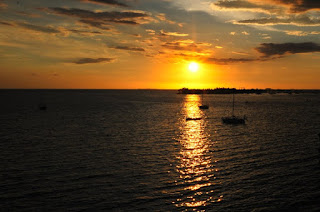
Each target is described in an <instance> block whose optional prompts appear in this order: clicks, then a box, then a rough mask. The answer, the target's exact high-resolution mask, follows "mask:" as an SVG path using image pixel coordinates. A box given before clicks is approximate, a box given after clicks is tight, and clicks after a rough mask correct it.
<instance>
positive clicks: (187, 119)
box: [186, 117, 202, 121]
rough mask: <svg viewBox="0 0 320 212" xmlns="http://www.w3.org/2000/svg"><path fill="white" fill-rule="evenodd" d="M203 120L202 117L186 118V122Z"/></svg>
mask: <svg viewBox="0 0 320 212" xmlns="http://www.w3.org/2000/svg"><path fill="white" fill-rule="evenodd" d="M201 119H202V118H201V117H198V118H190V117H187V118H186V121H195V120H201Z"/></svg>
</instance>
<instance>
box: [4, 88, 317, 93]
mask: <svg viewBox="0 0 320 212" xmlns="http://www.w3.org/2000/svg"><path fill="white" fill-rule="evenodd" d="M5 91H34V92H36V91H48V92H51V91H52V92H54V91H101V92H102V91H178V92H177V94H264V93H267V94H277V93H286V94H299V93H311V94H320V89H271V88H266V89H258V88H257V89H236V88H214V89H188V88H181V89H178V90H177V89H156V88H135V89H114V88H109V89H95V88H0V92H5Z"/></svg>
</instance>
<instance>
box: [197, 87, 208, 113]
mask: <svg viewBox="0 0 320 212" xmlns="http://www.w3.org/2000/svg"><path fill="white" fill-rule="evenodd" d="M203 92H204V91H202V95H201V105H199V109H201V110H206V109H209V105H205V104H203Z"/></svg>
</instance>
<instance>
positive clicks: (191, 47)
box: [162, 40, 211, 52]
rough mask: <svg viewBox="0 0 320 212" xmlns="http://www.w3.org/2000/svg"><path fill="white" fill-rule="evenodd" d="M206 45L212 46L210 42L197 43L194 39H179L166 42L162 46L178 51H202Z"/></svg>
mask: <svg viewBox="0 0 320 212" xmlns="http://www.w3.org/2000/svg"><path fill="white" fill-rule="evenodd" d="M205 46H211V44H209V43H195V42H194V41H193V40H178V41H172V42H165V43H164V44H162V47H164V48H166V49H171V50H178V51H194V52H201V51H202V48H203V47H205Z"/></svg>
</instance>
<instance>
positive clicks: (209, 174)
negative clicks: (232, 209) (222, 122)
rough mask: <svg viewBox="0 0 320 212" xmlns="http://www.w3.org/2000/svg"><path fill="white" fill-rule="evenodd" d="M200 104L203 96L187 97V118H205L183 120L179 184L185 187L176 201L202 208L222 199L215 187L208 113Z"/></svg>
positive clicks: (184, 110)
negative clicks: (206, 118)
mask: <svg viewBox="0 0 320 212" xmlns="http://www.w3.org/2000/svg"><path fill="white" fill-rule="evenodd" d="M199 104H200V96H199V95H186V96H185V101H184V107H183V114H184V115H185V117H192V118H195V117H202V119H200V120H189V121H187V120H185V119H184V120H182V121H181V136H180V138H179V142H180V146H181V148H180V152H179V155H178V156H177V159H178V160H179V161H180V162H179V164H178V165H177V167H176V170H177V172H178V173H179V179H178V180H177V184H178V185H180V186H181V187H182V190H181V197H180V198H179V199H177V201H176V206H177V207H184V208H196V207H197V208H198V207H203V206H206V205H208V204H210V203H212V202H219V201H221V199H222V196H217V194H216V193H215V190H214V184H215V174H214V173H215V172H216V169H214V167H213V162H214V160H212V158H211V155H210V145H211V142H210V139H209V138H210V134H209V132H208V130H207V128H206V120H205V114H204V112H203V111H201V110H200V109H199V107H198V105H199ZM212 161H213V162H212Z"/></svg>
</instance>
